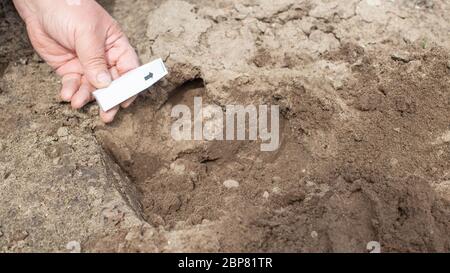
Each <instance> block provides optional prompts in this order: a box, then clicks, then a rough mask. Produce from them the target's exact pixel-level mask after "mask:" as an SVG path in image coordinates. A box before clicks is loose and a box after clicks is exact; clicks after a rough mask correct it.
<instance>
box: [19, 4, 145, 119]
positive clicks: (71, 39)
mask: <svg viewBox="0 0 450 273" xmlns="http://www.w3.org/2000/svg"><path fill="white" fill-rule="evenodd" d="M14 4H15V6H16V8H17V10H18V11H19V14H20V15H21V17H22V18H23V19H24V21H25V23H26V26H27V31H28V35H29V38H30V41H31V43H32V45H33V47H34V48H35V50H36V51H37V53H38V54H39V55H40V56H41V57H42V58H43V59H44V60H45V61H46V62H47V63H48V64H49V65H50V66H51V67H53V68H54V69H55V71H56V73H57V74H58V75H60V76H61V77H62V81H61V82H62V89H61V98H62V100H64V101H67V102H71V105H72V107H73V108H74V109H80V108H82V107H83V106H84V105H86V104H87V103H88V102H90V101H92V100H93V96H92V92H93V91H95V90H96V89H99V88H105V87H107V86H108V85H109V84H110V83H111V81H112V80H113V79H116V78H118V77H119V76H120V75H122V74H124V73H126V72H128V71H130V70H132V69H134V68H136V67H138V66H139V59H138V57H137V55H136V52H135V50H134V49H133V47H132V46H131V45H130V43H129V41H128V39H127V37H126V36H125V35H124V33H123V32H122V31H121V29H120V27H119V25H118V24H117V22H116V21H115V20H114V19H113V18H112V17H111V16H110V15H109V14H108V13H107V12H106V10H104V9H103V8H102V7H101V6H100V5H99V4H98V3H97V2H96V1H94V0H65V1H62V0H58V1H54V0H14ZM133 100H134V98H132V99H130V100H128V101H126V102H124V103H122V105H121V106H122V107H123V108H126V107H128V106H129V105H130V104H131V103H132V102H133ZM119 108H120V107H119V106H117V107H115V108H114V109H112V110H110V111H108V112H103V111H102V110H100V117H101V119H102V120H103V122H105V123H109V122H112V121H113V119H114V116H115V115H116V113H117V111H118V110H119Z"/></svg>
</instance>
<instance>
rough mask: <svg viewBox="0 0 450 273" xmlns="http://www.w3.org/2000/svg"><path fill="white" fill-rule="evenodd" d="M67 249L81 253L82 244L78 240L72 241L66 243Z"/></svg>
mask: <svg viewBox="0 0 450 273" xmlns="http://www.w3.org/2000/svg"><path fill="white" fill-rule="evenodd" d="M66 249H67V250H69V251H70V253H81V245H80V243H79V242H77V241H70V242H69V243H67V245H66Z"/></svg>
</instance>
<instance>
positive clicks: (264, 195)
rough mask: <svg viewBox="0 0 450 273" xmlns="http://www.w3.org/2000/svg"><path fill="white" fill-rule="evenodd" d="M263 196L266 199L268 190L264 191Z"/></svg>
mask: <svg viewBox="0 0 450 273" xmlns="http://www.w3.org/2000/svg"><path fill="white" fill-rule="evenodd" d="M263 197H264V198H265V199H268V198H269V192H267V191H265V192H264V193H263Z"/></svg>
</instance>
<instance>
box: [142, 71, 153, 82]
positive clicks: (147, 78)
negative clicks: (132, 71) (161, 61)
mask: <svg viewBox="0 0 450 273" xmlns="http://www.w3.org/2000/svg"><path fill="white" fill-rule="evenodd" d="M151 78H153V73H152V72H149V73H148V75H147V76H145V78H144V79H145V80H146V81H148V80H150V79H151Z"/></svg>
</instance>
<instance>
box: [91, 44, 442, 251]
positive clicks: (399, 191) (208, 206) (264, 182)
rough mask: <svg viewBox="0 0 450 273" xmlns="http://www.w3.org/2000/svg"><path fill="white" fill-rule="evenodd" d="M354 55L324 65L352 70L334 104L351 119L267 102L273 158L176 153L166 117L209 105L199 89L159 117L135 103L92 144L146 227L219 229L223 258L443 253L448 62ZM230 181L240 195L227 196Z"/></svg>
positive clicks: (184, 90)
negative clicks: (130, 195) (378, 250)
mask: <svg viewBox="0 0 450 273" xmlns="http://www.w3.org/2000/svg"><path fill="white" fill-rule="evenodd" d="M348 46H351V45H348ZM354 52H355V50H347V47H344V48H343V49H342V50H340V51H338V52H334V53H332V54H330V58H331V59H334V60H335V61H346V62H349V64H350V65H351V69H352V71H353V77H352V78H350V79H349V80H348V81H347V82H346V83H345V84H344V86H343V87H342V88H341V90H340V91H339V93H338V94H337V96H339V98H340V99H341V100H342V101H344V102H345V104H346V105H347V106H348V107H349V109H350V110H347V112H348V111H350V112H351V113H352V115H353V116H351V117H346V116H345V115H344V114H348V113H346V112H345V111H343V109H342V108H341V107H340V106H339V104H337V103H336V102H335V101H337V100H335V101H331V102H330V101H328V100H326V99H324V98H320V97H317V95H316V94H314V93H313V91H312V90H309V89H308V88H305V87H304V86H302V85H298V84H297V85H295V84H293V83H287V82H286V83H281V85H282V86H285V88H290V89H291V90H292V92H286V93H285V94H286V96H289V97H288V98H286V97H280V96H276V97H275V98H274V100H276V101H278V102H280V105H281V106H282V108H283V109H284V111H283V115H284V126H283V131H282V145H281V148H280V150H279V151H277V152H274V153H264V152H260V151H259V149H258V145H256V144H255V143H251V142H240V143H220V142H210V143H208V142H206V143H204V142H197V143H195V142H187V143H184V144H179V143H178V144H177V143H174V142H173V140H172V139H171V138H170V135H169V128H168V126H167V124H170V121H169V120H164V117H166V118H167V117H168V116H170V112H169V111H170V109H171V107H172V106H174V105H175V104H178V103H185V104H188V105H189V104H192V102H193V97H194V96H199V95H203V96H204V97H207V91H206V90H205V88H204V87H203V86H202V82H201V81H195V82H190V83H188V84H186V85H183V86H182V87H181V88H179V89H177V90H175V91H174V92H173V93H174V94H175V95H172V97H171V98H169V100H168V102H167V103H166V104H165V105H164V106H163V107H162V108H160V109H159V110H156V109H155V108H151V107H148V106H146V105H148V102H147V101H145V100H143V101H142V102H140V104H139V106H137V107H136V108H135V109H134V110H131V111H130V112H128V113H126V114H125V115H124V116H123V118H121V120H119V121H118V122H117V124H116V125H115V128H112V129H111V128H104V130H101V131H98V135H99V139H100V140H101V142H102V143H103V145H104V146H105V147H106V150H108V151H109V152H110V153H111V154H112V156H113V157H114V158H115V159H116V160H117V162H118V163H119V165H120V166H122V167H123V169H124V170H125V172H126V173H128V174H129V175H130V177H132V179H133V181H134V183H135V185H136V186H137V188H138V189H139V191H140V193H141V197H140V202H141V203H142V205H143V213H144V215H145V218H146V219H147V220H148V221H149V222H150V223H151V224H152V225H162V226H164V227H165V228H166V229H173V228H175V227H177V228H180V225H181V226H186V225H197V224H201V223H202V222H203V223H205V221H207V222H210V221H213V222H214V221H215V222H220V223H221V224H217V225H216V226H214V229H215V230H216V232H217V233H218V234H219V241H220V245H221V249H220V250H221V251H301V252H304V251H365V250H366V246H367V243H368V242H370V241H378V242H380V243H381V244H382V245H383V249H384V250H385V251H448V250H449V247H450V245H449V244H450V241H449V240H447V239H446V238H447V237H446V234H448V233H449V232H450V226H449V224H448V223H449V222H450V221H449V220H450V219H449V215H450V213H449V200H448V199H445V198H444V197H443V196H439V195H437V194H436V192H435V190H434V187H439V184H440V183H442V182H444V181H446V180H448V179H449V177H448V176H449V172H448V170H449V167H450V166H449V164H450V163H449V162H450V160H449V153H448V149H449V146H448V145H449V143H448V139H447V140H446V141H443V140H442V139H443V136H445V135H446V134H448V129H449V127H448V126H449V119H448V116H449V114H450V107H449V102H450V93H449V92H448V90H449V88H450V75H449V73H448V67H447V65H446V61H445V60H446V59H447V58H448V54H447V53H446V52H445V51H443V50H441V49H436V48H435V49H431V50H421V49H417V48H407V49H406V50H405V52H404V54H407V56H409V60H408V61H407V62H405V61H399V60H398V59H396V58H394V57H393V56H391V55H385V54H381V53H379V52H371V53H367V52H364V50H359V53H358V56H356V57H355V56H353V54H354ZM349 54H352V56H349ZM235 88H236V91H235V92H240V91H239V88H240V87H239V86H235ZM287 100H288V101H292V102H293V103H292V105H293V107H290V106H287V105H283V101H287ZM166 122H168V123H166ZM164 124H166V125H164ZM130 137H132V138H133V139H132V140H131V139H130ZM180 145H182V146H180ZM187 146H189V148H186V147H187ZM229 179H232V180H234V181H237V182H238V183H239V185H238V187H237V188H233V189H228V188H227V187H225V186H224V185H223V183H224V182H225V181H226V180H229ZM181 223H183V224H181Z"/></svg>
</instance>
